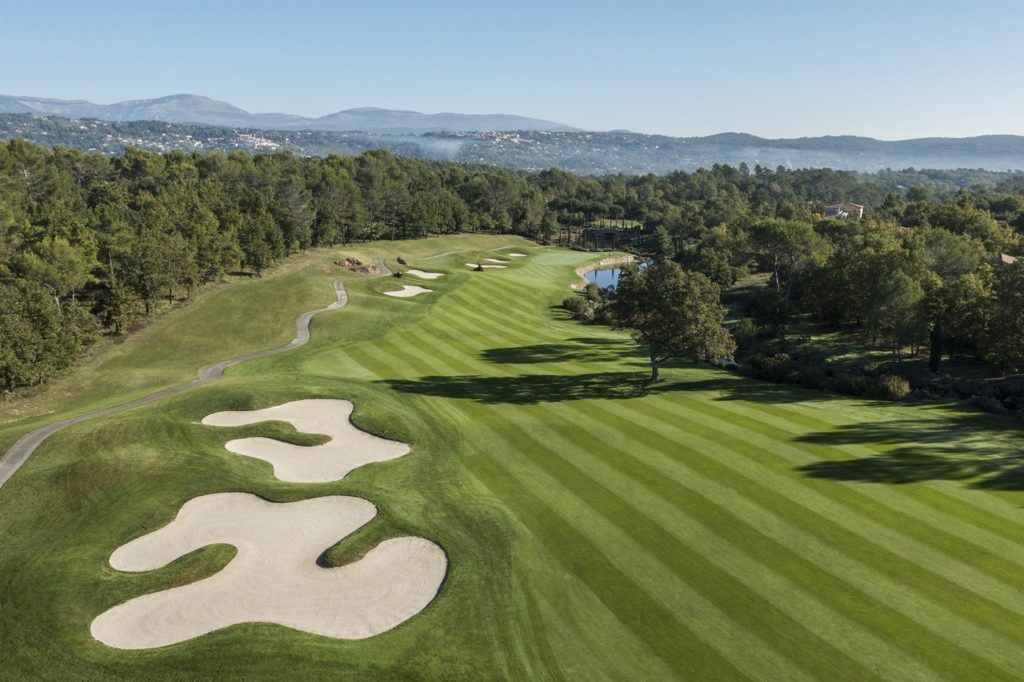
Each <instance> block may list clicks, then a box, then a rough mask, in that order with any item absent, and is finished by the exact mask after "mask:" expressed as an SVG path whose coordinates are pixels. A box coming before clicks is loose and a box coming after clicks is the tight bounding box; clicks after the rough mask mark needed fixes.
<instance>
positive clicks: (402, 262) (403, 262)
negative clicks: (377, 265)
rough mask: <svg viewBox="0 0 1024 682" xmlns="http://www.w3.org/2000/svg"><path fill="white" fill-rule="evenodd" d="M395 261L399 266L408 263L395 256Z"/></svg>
mask: <svg viewBox="0 0 1024 682" xmlns="http://www.w3.org/2000/svg"><path fill="white" fill-rule="evenodd" d="M395 260H396V261H398V264H399V265H408V263H406V262H405V259H404V258H402V257H401V256H395Z"/></svg>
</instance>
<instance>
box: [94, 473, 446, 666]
mask: <svg viewBox="0 0 1024 682" xmlns="http://www.w3.org/2000/svg"><path fill="white" fill-rule="evenodd" d="M376 513H377V510H376V507H374V506H373V504H371V503H370V502H367V501H366V500H363V499H361V498H358V497H345V496H329V497H318V498H314V499H311V500H302V501H300V502H290V503H285V504H277V503H273V502H267V501H266V500H263V499H261V498H259V497H256V496H255V495H250V494H248V493H219V494H215V495H204V496H202V497H197V498H195V499H193V500H190V501H189V502H186V503H185V505H184V506H183V507H182V508H181V510H180V511H179V512H178V516H177V518H175V519H174V521H172V522H171V523H170V524H168V525H167V526H164V527H163V528H161V529H159V530H157V531H155V532H153V533H149V534H148V535H144V536H142V537H140V538H138V539H136V540H133V541H132V542H129V543H128V544H126V545H123V546H122V547H120V548H119V549H118V550H117V551H115V552H114V553H113V554H112V555H111V557H110V565H111V566H112V567H114V568H115V569H117V570H120V571H152V570H155V569H158V568H161V567H163V566H166V565H167V564H169V563H170V562H172V561H174V560H175V559H177V558H179V557H181V556H183V555H185V554H188V553H189V552H192V551H195V550H196V549H199V548H200V547H205V546H207V545H213V544H229V545H233V546H234V547H236V548H237V549H238V554H237V555H236V556H235V558H234V559H232V560H231V562H230V563H228V565H227V566H225V567H224V569H223V570H221V571H220V572H219V573H216V574H214V575H212V576H210V577H209V578H206V579H204V580H199V581H197V582H194V583H190V584H187V585H183V586H180V587H173V588H171V589H168V590H164V591H162V592H154V593H151V594H147V595H143V596H141V597H137V598H135V599H131V600H129V601H126V602H124V603H122V604H119V605H118V606H115V607H113V608H112V609H110V610H108V611H105V612H104V613H102V614H100V615H99V616H97V618H96V619H95V620H94V621H93V622H92V627H91V631H92V636H93V637H95V638H96V639H98V640H99V641H101V642H103V643H104V644H106V645H108V646H111V647H115V648H118V649H149V648H154V647H161V646H167V645H169V644H176V643H178V642H184V641H186V640H189V639H192V638H194V637H199V636H200V635H204V634H206V633H209V632H213V631H214V630H219V629H221V628H226V627H228V626H231V625H237V624H239V623H276V624H278V625H284V626H285V627H290V628H294V629H296V630H302V631H304V632H311V633H314V634H319V635H325V636H327V637H337V638H341V639H363V638H366V637H372V636H374V635H377V634H380V633H382V632H385V631H387V630H390V629H391V628H393V627H395V626H397V625H399V624H401V623H403V622H405V621H406V620H408V619H409V618H411V617H412V616H414V615H416V614H417V613H419V612H420V611H422V610H423V609H424V608H425V607H426V606H427V604H429V603H430V601H431V600H432V599H433V598H434V596H435V595H436V594H437V590H438V589H439V588H440V586H441V582H442V581H443V580H444V576H445V571H446V568H447V558H446V557H445V553H444V550H442V549H441V548H440V547H438V546H437V545H436V544H434V543H433V542H430V541H429V540H425V539H423V538H417V537H400V538H392V539H389V540H385V541H384V542H381V543H380V544H379V545H377V546H376V547H374V548H373V549H371V550H370V551H369V552H367V553H366V554H365V555H364V556H363V557H362V558H361V559H359V560H358V561H355V562H353V563H351V564H348V565H346V566H339V567H337V568H321V567H319V566H317V563H316V561H317V558H318V557H319V556H320V555H321V554H322V553H323V552H324V551H325V550H326V549H327V548H329V547H330V546H332V545H334V544H336V543H337V542H338V541H339V540H341V539H342V538H344V537H346V536H348V535H350V534H352V533H354V532H355V531H356V530H358V529H359V528H360V527H362V526H363V525H365V524H366V523H367V522H369V521H370V520H371V519H372V518H373V517H374V516H375V515H376Z"/></svg>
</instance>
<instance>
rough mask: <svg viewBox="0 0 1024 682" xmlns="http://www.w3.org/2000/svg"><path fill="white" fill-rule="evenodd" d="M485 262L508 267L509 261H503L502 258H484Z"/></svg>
mask: <svg viewBox="0 0 1024 682" xmlns="http://www.w3.org/2000/svg"><path fill="white" fill-rule="evenodd" d="M484 262H487V263H498V264H499V265H502V264H504V265H508V261H507V260H501V259H500V258H484Z"/></svg>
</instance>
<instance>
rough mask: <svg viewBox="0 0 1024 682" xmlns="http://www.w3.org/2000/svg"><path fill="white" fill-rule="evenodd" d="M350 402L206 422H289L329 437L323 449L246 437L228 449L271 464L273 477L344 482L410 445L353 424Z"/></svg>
mask: <svg viewBox="0 0 1024 682" xmlns="http://www.w3.org/2000/svg"><path fill="white" fill-rule="evenodd" d="M351 414H352V403H350V402H349V401H347V400H296V401H294V402H290V403H285V404H283V405H278V406H276V407H268V408H266V409H264V410H254V411H251V412H217V413H215V414H211V415H209V416H207V417H205V418H203V424H206V425H207V426H245V425H247V424H256V423H259V422H265V421H283V422H288V423H289V424H291V425H292V426H294V427H295V428H296V430H298V431H301V432H303V433H319V434H323V435H325V436H330V438H331V440H330V441H328V442H326V443H324V444H323V445H314V446H304V445H294V444H292V443H283V442H281V441H279V440H274V439H272V438H241V439H238V440H231V441H228V442H227V444H226V445H225V446H224V447H226V448H227V449H228V450H230V451H231V452H234V453H237V454H239V455H245V456H247V457H255V458H257V459H262V460H265V461H267V462H270V463H271V464H272V465H273V467H274V476H276V477H277V478H279V479H280V480H282V481H290V482H293V483H326V482H328V481H337V480H339V479H341V478H344V477H345V475H346V474H348V473H349V472H350V471H353V470H355V469H358V468H359V467H361V466H363V465H364V464H369V463H371V462H383V461H386V460H389V459H395V458H396V457H401V456H402V455H405V454H407V453H408V452H409V446H408V445H406V444H405V443H400V442H398V441H394V440H386V439H384V438H378V437H377V436H374V435H373V434H369V433H366V432H365V431H360V430H359V429H357V428H356V427H355V426H353V425H352V423H351V422H350V421H349V416H350V415H351Z"/></svg>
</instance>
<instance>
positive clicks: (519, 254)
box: [508, 253, 526, 258]
mask: <svg viewBox="0 0 1024 682" xmlns="http://www.w3.org/2000/svg"><path fill="white" fill-rule="evenodd" d="M508 255H510V256H512V257H513V258H526V254H525V253H510V254H508Z"/></svg>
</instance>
